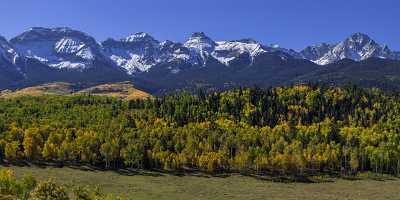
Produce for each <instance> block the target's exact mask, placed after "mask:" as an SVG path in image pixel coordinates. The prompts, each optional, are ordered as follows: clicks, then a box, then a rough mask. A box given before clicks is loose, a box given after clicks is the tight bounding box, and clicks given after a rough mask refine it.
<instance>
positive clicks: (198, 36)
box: [190, 32, 208, 38]
mask: <svg viewBox="0 0 400 200" xmlns="http://www.w3.org/2000/svg"><path fill="white" fill-rule="evenodd" d="M190 37H191V38H208V36H207V35H206V34H205V33H204V32H194V33H192V35H191V36H190Z"/></svg>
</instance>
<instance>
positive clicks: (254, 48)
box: [212, 40, 267, 66]
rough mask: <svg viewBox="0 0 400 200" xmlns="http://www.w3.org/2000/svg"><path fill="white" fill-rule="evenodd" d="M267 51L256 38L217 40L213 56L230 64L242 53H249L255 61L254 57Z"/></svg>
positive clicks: (250, 57)
mask: <svg viewBox="0 0 400 200" xmlns="http://www.w3.org/2000/svg"><path fill="white" fill-rule="evenodd" d="M266 52H267V51H266V50H265V49H264V48H263V47H262V46H261V44H259V43H257V42H256V41H254V40H237V41H223V42H217V46H216V47H215V49H214V51H213V52H212V56H213V57H214V58H215V59H217V60H218V61H220V62H221V63H223V64H225V65H227V66H229V65H230V62H231V61H233V60H235V59H236V58H238V57H239V56H240V55H242V54H248V56H249V59H250V60H251V61H253V59H254V57H256V56H258V55H260V54H262V53H266Z"/></svg>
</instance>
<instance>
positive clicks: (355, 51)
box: [301, 33, 398, 65]
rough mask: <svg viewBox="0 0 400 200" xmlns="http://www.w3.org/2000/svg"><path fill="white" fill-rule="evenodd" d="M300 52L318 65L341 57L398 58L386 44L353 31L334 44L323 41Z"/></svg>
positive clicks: (355, 58) (356, 59) (359, 58)
mask: <svg viewBox="0 0 400 200" xmlns="http://www.w3.org/2000/svg"><path fill="white" fill-rule="evenodd" d="M301 54H302V55H303V56H304V58H306V59H309V60H311V61H314V62H315V63H317V64H319V65H326V64H330V63H334V62H337V61H339V60H342V59H352V60H355V61H360V60H365V59H368V58H371V57H379V58H384V59H386V58H387V59H398V58H396V52H392V51H391V50H390V49H389V48H388V47H387V46H382V45H379V44H378V43H376V42H375V41H374V40H373V39H371V38H370V37H369V36H368V35H367V34H364V33H354V34H352V35H350V36H349V37H347V38H346V39H345V40H344V41H343V42H340V43H338V44H336V45H329V44H324V43H323V44H321V45H318V46H310V47H307V48H305V49H304V50H303V51H301Z"/></svg>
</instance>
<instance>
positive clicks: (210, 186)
mask: <svg viewBox="0 0 400 200" xmlns="http://www.w3.org/2000/svg"><path fill="white" fill-rule="evenodd" d="M1 168H6V167H4V166H1ZM7 168H12V169H13V170H14V172H15V173H16V175H17V176H18V177H20V176H23V175H24V174H32V175H33V176H34V177H36V178H39V179H47V178H49V177H54V178H56V180H57V181H58V182H60V183H62V184H66V185H70V184H77V185H90V186H96V185H98V186H99V187H100V188H102V190H103V191H104V192H108V193H113V194H116V195H120V196H123V197H126V198H127V199H137V200H141V199H143V200H144V199H146V200H148V199H161V200H180V199H182V200H183V199H184V200H187V199H191V200H200V199H201V200H202V199H204V200H205V199H218V200H224V199H245V200H256V199H289V200H295V199H302V200H303V199H314V200H315V199H329V200H331V199H349V200H350V199H351V200H368V199H371V200H379V199H389V200H390V199H400V194H399V191H400V179H397V178H393V177H392V178H391V177H386V178H384V179H383V180H373V179H369V178H368V179H367V178H362V179H360V180H344V179H326V181H325V182H321V183H277V182H272V181H266V180H260V179H256V178H252V177H246V176H241V175H231V176H228V177H210V176H207V175H204V174H203V175H201V174H200V175H195V174H192V175H186V176H174V175H169V174H162V173H157V172H142V173H140V174H132V173H129V174H124V173H121V172H114V171H106V172H104V171H85V170H79V169H72V168H67V167H64V168H53V167H46V168H41V167H15V166H12V167H7Z"/></svg>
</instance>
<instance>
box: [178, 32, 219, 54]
mask: <svg viewBox="0 0 400 200" xmlns="http://www.w3.org/2000/svg"><path fill="white" fill-rule="evenodd" d="M216 45H217V44H216V43H215V41H214V40H212V39H211V38H210V37H208V36H207V35H206V34H205V33H204V32H195V33H193V34H192V36H191V37H190V38H189V39H188V40H187V41H186V42H185V44H184V46H185V47H187V48H191V49H194V50H196V51H205V52H211V51H213V50H214V48H215V46H216Z"/></svg>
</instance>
